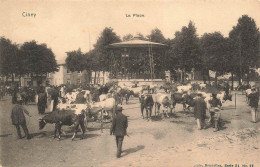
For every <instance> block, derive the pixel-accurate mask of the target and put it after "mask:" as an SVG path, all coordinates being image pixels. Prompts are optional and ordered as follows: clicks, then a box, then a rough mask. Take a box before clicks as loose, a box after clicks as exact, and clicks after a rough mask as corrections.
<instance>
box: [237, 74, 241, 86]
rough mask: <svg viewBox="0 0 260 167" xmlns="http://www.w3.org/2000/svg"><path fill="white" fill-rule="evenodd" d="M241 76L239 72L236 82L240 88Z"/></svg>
mask: <svg viewBox="0 0 260 167" xmlns="http://www.w3.org/2000/svg"><path fill="white" fill-rule="evenodd" d="M241 78H242V77H241V74H240V72H239V75H238V82H239V86H241V85H242V82H241Z"/></svg>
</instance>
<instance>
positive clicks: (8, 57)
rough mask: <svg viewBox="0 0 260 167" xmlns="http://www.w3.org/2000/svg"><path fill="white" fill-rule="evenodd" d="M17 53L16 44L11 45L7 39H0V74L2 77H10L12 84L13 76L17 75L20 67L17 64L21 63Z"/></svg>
mask: <svg viewBox="0 0 260 167" xmlns="http://www.w3.org/2000/svg"><path fill="white" fill-rule="evenodd" d="M18 54H19V52H18V46H17V45H16V44H12V42H11V41H10V40H9V39H6V38H4V37H1V39H0V73H1V75H3V76H6V79H8V76H9V75H11V76H12V83H13V82H14V74H17V73H19V72H22V71H19V70H20V69H19V68H18V67H21V66H20V65H19V64H20V63H21V62H20V61H19V60H20V59H19V55H18Z"/></svg>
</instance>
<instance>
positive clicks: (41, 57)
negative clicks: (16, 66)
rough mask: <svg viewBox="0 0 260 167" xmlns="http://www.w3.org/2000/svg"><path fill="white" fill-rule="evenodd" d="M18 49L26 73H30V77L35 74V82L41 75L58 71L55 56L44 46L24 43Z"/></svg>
mask: <svg viewBox="0 0 260 167" xmlns="http://www.w3.org/2000/svg"><path fill="white" fill-rule="evenodd" d="M20 49H21V54H22V56H23V58H24V60H25V61H24V63H25V64H26V65H27V68H26V73H30V74H31V77H32V75H33V74H35V75H36V78H37V81H39V80H38V79H39V76H42V75H43V74H47V73H51V72H54V71H58V65H57V62H56V60H55V55H54V54H53V52H52V50H51V49H50V48H47V45H46V44H40V45H38V44H37V42H36V41H31V42H25V43H24V44H23V45H22V46H21V48H20ZM40 79H42V77H40ZM40 82H41V80H40Z"/></svg>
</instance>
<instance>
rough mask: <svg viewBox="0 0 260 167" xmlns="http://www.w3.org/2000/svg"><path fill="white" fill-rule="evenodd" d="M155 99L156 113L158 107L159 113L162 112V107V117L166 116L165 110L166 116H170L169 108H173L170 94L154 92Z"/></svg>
mask: <svg viewBox="0 0 260 167" xmlns="http://www.w3.org/2000/svg"><path fill="white" fill-rule="evenodd" d="M152 96H153V100H154V104H155V106H154V108H155V115H156V108H157V109H158V111H157V112H158V114H159V113H160V107H161V109H162V115H161V116H162V117H163V116H164V112H165V113H166V116H167V117H169V115H168V110H169V109H171V102H170V99H171V98H170V94H166V93H158V94H154V95H152Z"/></svg>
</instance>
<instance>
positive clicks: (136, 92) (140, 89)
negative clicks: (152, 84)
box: [129, 87, 143, 97]
mask: <svg viewBox="0 0 260 167" xmlns="http://www.w3.org/2000/svg"><path fill="white" fill-rule="evenodd" d="M129 90H130V91H133V95H134V96H135V97H138V96H139V95H140V94H141V93H142V92H143V87H136V88H129Z"/></svg>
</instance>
